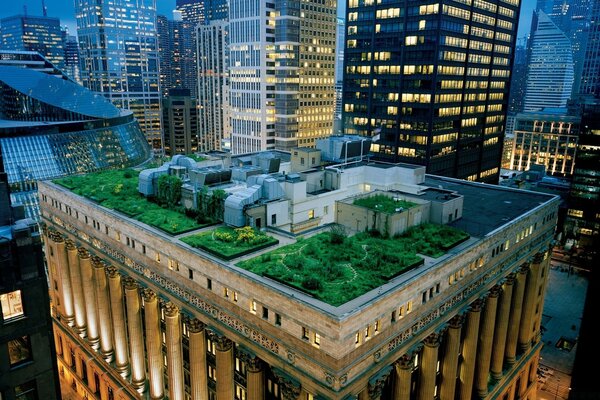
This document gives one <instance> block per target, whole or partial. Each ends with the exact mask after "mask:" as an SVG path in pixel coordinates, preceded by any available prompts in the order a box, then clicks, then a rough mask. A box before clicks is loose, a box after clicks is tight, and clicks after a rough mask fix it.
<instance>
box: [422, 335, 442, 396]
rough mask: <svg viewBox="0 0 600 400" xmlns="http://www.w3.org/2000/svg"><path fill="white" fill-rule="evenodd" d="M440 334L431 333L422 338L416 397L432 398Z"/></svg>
mask: <svg viewBox="0 0 600 400" xmlns="http://www.w3.org/2000/svg"><path fill="white" fill-rule="evenodd" d="M439 346H440V335H438V334H437V333H432V334H431V335H429V336H427V337H426V338H425V340H423V352H422V353H421V354H422V356H421V363H420V364H419V389H418V396H417V399H419V400H432V399H433V396H434V394H435V376H436V373H437V361H438V360H437V358H438V348H439Z"/></svg>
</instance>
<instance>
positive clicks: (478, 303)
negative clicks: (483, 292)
mask: <svg viewBox="0 0 600 400" xmlns="http://www.w3.org/2000/svg"><path fill="white" fill-rule="evenodd" d="M484 304H485V300H483V299H477V300H475V301H474V302H472V303H471V305H470V306H469V312H480V311H481V308H482V307H483V305H484Z"/></svg>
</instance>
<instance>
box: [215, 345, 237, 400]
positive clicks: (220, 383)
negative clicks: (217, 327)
mask: <svg viewBox="0 0 600 400" xmlns="http://www.w3.org/2000/svg"><path fill="white" fill-rule="evenodd" d="M216 342H217V355H216V364H217V400H230V399H233V396H234V391H233V342H232V341H231V340H229V339H227V338H226V337H225V336H217V337H216Z"/></svg>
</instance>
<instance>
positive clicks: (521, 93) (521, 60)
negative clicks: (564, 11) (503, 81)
mask: <svg viewBox="0 0 600 400" xmlns="http://www.w3.org/2000/svg"><path fill="white" fill-rule="evenodd" d="M527 49H528V46H527V39H526V38H523V39H518V40H517V46H516V47H515V59H514V64H513V73H512V76H511V78H510V95H509V102H508V114H509V116H510V115H513V116H514V115H515V114H516V113H520V112H522V111H523V99H524V97H525V86H526V85H527V68H528V63H527ZM509 116H507V118H508V117H509ZM506 130H508V127H506Z"/></svg>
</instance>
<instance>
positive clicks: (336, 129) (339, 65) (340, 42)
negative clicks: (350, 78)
mask: <svg viewBox="0 0 600 400" xmlns="http://www.w3.org/2000/svg"><path fill="white" fill-rule="evenodd" d="M345 31H346V24H345V22H344V19H343V18H338V19H337V30H336V33H335V34H336V36H335V114H334V120H333V133H334V134H341V133H343V131H344V129H343V126H342V91H343V89H344V43H345V40H344V38H345V36H346V33H345Z"/></svg>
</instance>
